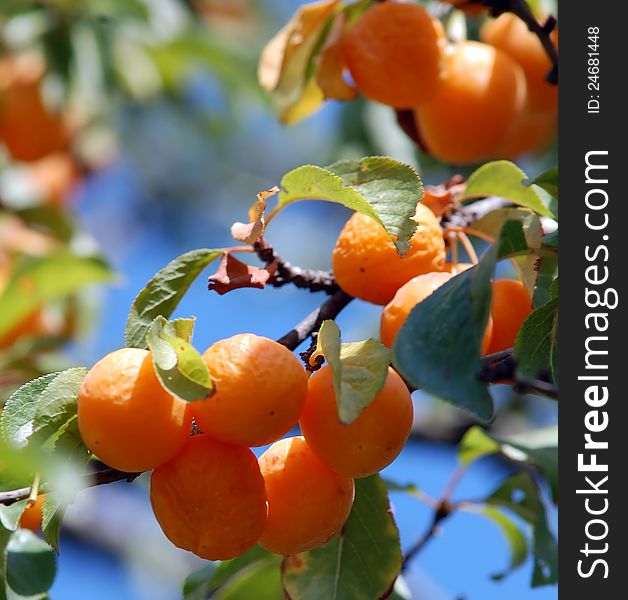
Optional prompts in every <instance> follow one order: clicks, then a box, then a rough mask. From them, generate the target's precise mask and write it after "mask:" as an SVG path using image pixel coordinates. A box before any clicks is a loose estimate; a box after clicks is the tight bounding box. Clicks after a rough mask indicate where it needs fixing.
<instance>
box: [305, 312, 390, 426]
mask: <svg viewBox="0 0 628 600" xmlns="http://www.w3.org/2000/svg"><path fill="white" fill-rule="evenodd" d="M320 354H322V355H323V356H324V357H325V358H326V360H327V362H328V363H329V367H330V369H331V371H332V376H333V382H334V391H335V393H336V404H337V405H338V418H339V419H340V422H341V423H344V424H346V425H348V424H349V423H352V422H353V421H355V420H356V419H357V418H358V416H359V415H360V413H361V412H362V410H363V409H364V408H366V407H367V406H368V405H369V404H370V403H371V402H372V401H373V400H374V399H375V396H376V395H377V394H378V392H379V391H380V390H381V389H382V387H383V386H384V383H385V382H386V377H387V375H388V365H389V363H390V352H389V351H388V348H386V346H384V345H383V344H382V343H381V342H378V341H377V340H373V339H368V340H365V341H363V342H352V343H346V344H341V343H340V330H339V329H338V326H337V325H336V323H334V322H333V321H323V324H322V325H321V328H320V330H319V333H318V338H317V350H316V353H315V354H314V356H317V355H320Z"/></svg>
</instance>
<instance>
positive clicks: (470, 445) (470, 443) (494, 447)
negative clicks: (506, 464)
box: [458, 426, 500, 465]
mask: <svg viewBox="0 0 628 600" xmlns="http://www.w3.org/2000/svg"><path fill="white" fill-rule="evenodd" d="M499 450H500V445H499V443H497V442H496V441H495V440H494V439H493V438H492V437H490V436H489V435H488V434H487V433H486V432H485V431H484V430H483V429H482V428H480V427H477V426H474V427H471V428H469V429H468V430H467V432H466V433H465V434H464V436H463V437H462V439H461V440H460V443H459V444H458V458H460V461H461V462H462V464H464V465H468V464H469V463H471V462H473V461H474V460H477V459H478V458H482V457H484V456H487V455H489V454H495V453H496V452H499Z"/></svg>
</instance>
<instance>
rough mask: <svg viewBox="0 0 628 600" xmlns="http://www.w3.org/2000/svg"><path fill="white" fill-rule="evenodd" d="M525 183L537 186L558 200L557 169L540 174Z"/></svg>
mask: <svg viewBox="0 0 628 600" xmlns="http://www.w3.org/2000/svg"><path fill="white" fill-rule="evenodd" d="M525 183H526V184H527V185H538V186H539V187H541V188H543V189H544V190H545V191H546V192H547V193H548V194H551V195H552V196H554V198H558V167H553V168H552V169H548V170H547V171H545V172H544V173H541V174H540V175H538V176H537V177H534V178H533V179H529V180H528V181H526V182H525Z"/></svg>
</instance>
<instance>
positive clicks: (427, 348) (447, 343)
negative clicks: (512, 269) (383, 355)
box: [393, 221, 536, 421]
mask: <svg viewBox="0 0 628 600" xmlns="http://www.w3.org/2000/svg"><path fill="white" fill-rule="evenodd" d="M535 252H536V250H535V249H531V248H530V247H529V246H528V241H527V239H526V235H525V232H524V230H523V226H522V223H521V222H519V221H507V222H506V223H505V224H504V225H503V227H502V231H501V233H500V236H499V239H498V240H497V241H496V242H495V244H493V245H492V246H491V248H490V249H489V250H488V251H487V252H486V253H485V254H484V256H483V257H482V259H481V260H480V262H479V263H478V264H477V265H476V266H474V267H472V268H470V269H467V270H466V271H464V272H462V273H460V274H458V275H456V276H455V277H453V278H452V279H450V280H449V281H447V282H446V283H445V284H444V285H442V286H441V287H439V288H438V289H437V290H436V291H435V292H433V293H432V294H430V295H429V296H428V297H427V298H425V300H423V301H422V302H420V303H419V304H418V305H417V306H415V307H414V308H413V309H412V311H411V312H410V314H409V316H408V318H407V319H406V321H405V323H404V325H403V326H402V327H401V330H400V332H399V334H398V335H397V339H396V340H395V343H394V345H393V364H394V365H395V368H396V369H397V371H399V372H400V373H401V375H402V376H403V377H404V378H405V380H406V381H408V382H409V383H411V384H412V385H414V386H415V387H417V388H422V389H424V390H425V391H427V392H429V393H431V394H434V395H435V396H437V397H439V398H442V399H443V400H446V401H447V402H450V403H452V404H454V405H455V406H458V407H459V408H462V409H464V410H466V411H467V412H469V413H471V414H472V415H473V416H475V417H476V418H478V419H480V420H481V421H488V420H489V419H490V418H491V417H492V414H493V402H492V400H491V397H490V395H489V392H488V384H486V383H485V382H484V381H481V380H480V378H479V377H478V375H479V374H480V372H481V362H480V346H481V343H482V339H483V337H484V332H485V330H486V324H487V322H488V317H489V314H490V304H491V294H492V285H491V278H492V276H493V271H494V269H495V264H496V263H497V261H498V260H501V259H503V258H510V257H513V256H524V255H525V254H530V253H535Z"/></svg>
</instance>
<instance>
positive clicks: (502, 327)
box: [488, 279, 532, 354]
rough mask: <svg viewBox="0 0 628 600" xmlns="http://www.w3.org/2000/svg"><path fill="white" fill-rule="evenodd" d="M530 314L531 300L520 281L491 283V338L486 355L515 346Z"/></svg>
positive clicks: (508, 280)
mask: <svg viewBox="0 0 628 600" xmlns="http://www.w3.org/2000/svg"><path fill="white" fill-rule="evenodd" d="M531 312H532V299H531V298H530V294H529V293H528V291H527V290H526V287H525V285H523V283H522V282H521V281H517V280H515V279H497V280H495V281H494V282H493V300H492V303H491V316H492V317H493V336H492V338H491V343H490V344H489V347H488V354H493V353H494V352H501V351H502V350H507V349H508V348H512V347H513V346H514V345H515V339H516V338H517V333H519V329H521V325H523V322H524V321H525V320H526V318H527V317H528V315H529V314H530V313H531Z"/></svg>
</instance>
